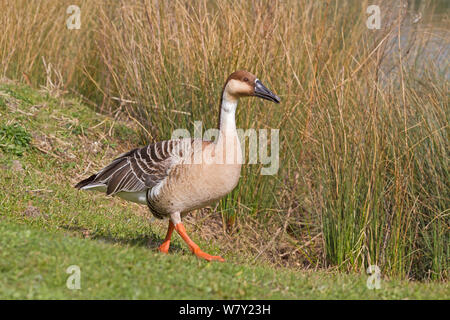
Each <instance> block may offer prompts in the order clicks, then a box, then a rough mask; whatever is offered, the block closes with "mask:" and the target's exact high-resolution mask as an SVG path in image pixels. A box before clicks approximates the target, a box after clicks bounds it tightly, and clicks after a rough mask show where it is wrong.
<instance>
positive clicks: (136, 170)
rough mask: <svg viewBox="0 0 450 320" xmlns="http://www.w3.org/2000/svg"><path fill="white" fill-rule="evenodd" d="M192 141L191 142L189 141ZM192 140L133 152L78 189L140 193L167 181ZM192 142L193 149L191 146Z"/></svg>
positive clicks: (161, 144)
mask: <svg viewBox="0 0 450 320" xmlns="http://www.w3.org/2000/svg"><path fill="white" fill-rule="evenodd" d="M189 140H190V139H189ZM186 142H188V141H185V140H183V139H181V140H168V141H160V142H157V143H154V144H151V145H148V146H146V147H143V148H137V149H133V150H131V151H129V152H127V153H124V154H122V155H120V156H119V157H118V158H116V159H114V160H113V161H112V162H111V163H110V164H109V165H108V166H106V167H105V168H103V169H102V170H100V171H99V172H98V173H96V174H94V175H92V176H90V177H89V178H87V179H85V180H83V181H80V182H79V183H78V184H77V185H76V186H75V187H76V188H78V189H89V188H94V187H97V186H103V187H104V186H106V194H108V195H113V194H116V193H118V192H122V191H126V192H140V191H144V190H146V189H150V188H153V187H154V186H156V185H158V184H159V183H160V182H161V181H163V180H164V179H165V178H166V177H167V176H168V174H169V172H170V170H171V169H172V167H173V166H174V165H176V164H177V163H179V162H180V159H181V158H182V157H183V155H185V154H186V147H187V143H186ZM191 143H192V142H191V141H189V146H188V147H190V145H191Z"/></svg>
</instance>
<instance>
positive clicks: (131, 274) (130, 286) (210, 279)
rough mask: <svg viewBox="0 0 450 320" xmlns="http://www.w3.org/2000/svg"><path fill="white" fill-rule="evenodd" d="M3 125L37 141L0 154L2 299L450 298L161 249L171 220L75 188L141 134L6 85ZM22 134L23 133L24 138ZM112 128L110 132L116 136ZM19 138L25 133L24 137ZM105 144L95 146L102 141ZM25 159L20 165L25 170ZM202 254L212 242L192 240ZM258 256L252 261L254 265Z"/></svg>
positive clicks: (435, 287)
mask: <svg viewBox="0 0 450 320" xmlns="http://www.w3.org/2000/svg"><path fill="white" fill-rule="evenodd" d="M0 97H1V101H2V102H3V104H2V108H1V109H0V126H9V125H11V124H12V123H15V124H18V125H20V126H21V128H23V130H25V131H26V132H28V133H29V134H30V135H31V136H32V137H33V138H32V141H31V144H30V146H29V148H27V149H26V150H24V152H23V154H22V155H18V154H16V153H14V152H8V150H3V151H2V152H1V153H0V167H1V170H0V181H2V187H1V189H0V208H1V212H0V298H3V299H81V298H86V299H98V298H104V299H112V298H117V299H163V298H168V299H173V298H178V299H339V298H341V299H448V298H449V296H450V293H449V288H448V284H447V283H441V282H429V283H418V282H407V281H403V280H395V279H387V278H383V280H382V282H381V289H379V290H370V289H368V288H367V286H366V281H367V277H368V276H367V275H365V274H357V273H350V274H347V273H339V272H331V271H330V272H326V271H317V272H314V271H311V270H310V271H304V270H296V269H287V268H273V266H272V265H269V264H265V263H259V264H258V265H250V264H249V263H248V262H243V260H245V259H242V258H240V257H238V256H237V255H236V254H233V252H225V254H224V257H225V258H226V259H227V262H226V263H207V262H205V261H200V260H198V259H197V258H195V257H194V256H192V255H191V254H190V252H189V251H188V250H187V248H186V246H185V245H184V244H183V243H182V241H180V239H179V237H178V236H174V240H173V244H172V247H171V252H170V254H169V255H162V254H160V253H158V252H157V251H156V247H157V246H158V245H159V244H160V242H161V241H162V238H163V236H164V231H165V230H164V228H165V223H162V222H160V221H156V220H154V219H153V218H152V217H151V216H150V215H149V214H148V210H147V209H146V208H145V207H140V206H137V205H135V204H130V203H126V202H124V201H121V200H120V199H116V198H107V197H105V196H104V195H101V194H95V193H88V192H79V191H77V190H75V189H74V188H73V184H74V183H75V182H76V181H77V180H79V179H80V178H81V177H82V176H83V174H84V175H86V173H85V170H86V166H88V165H90V170H89V172H91V171H94V170H95V169H98V168H100V167H101V166H102V165H104V164H106V163H107V162H108V161H109V160H110V159H111V158H112V157H113V156H114V155H116V154H118V153H121V152H123V151H124V150H127V149H129V148H131V145H128V144H127V143H126V142H125V140H127V141H131V143H132V144H133V143H137V141H138V140H139V138H138V137H137V136H136V135H135V134H133V131H132V130H130V129H129V128H127V126H125V124H124V123H121V122H115V121H114V120H113V119H110V118H108V117H106V116H101V115H99V114H96V113H95V112H93V111H92V110H90V109H89V108H88V107H86V106H84V105H83V104H81V103H80V102H79V101H77V100H74V99H67V98H62V99H60V100H57V99H54V98H52V97H50V96H48V95H47V94H46V93H45V92H44V93H42V92H37V91H35V90H31V89H30V88H29V87H26V86H19V85H16V84H12V83H9V84H0ZM20 132H22V131H20ZM109 133H111V134H109ZM19 135H20V134H19ZM96 142H97V143H96ZM17 162H19V163H20V167H18V166H17ZM192 236H193V238H194V240H196V241H197V242H198V243H199V244H200V245H201V246H202V247H203V248H204V249H205V251H208V252H210V253H212V254H223V252H220V250H219V249H218V248H217V247H216V243H208V242H206V241H204V240H202V238H199V237H198V234H197V233H196V232H193V233H192ZM249 261H250V260H249ZM71 265H77V266H79V267H80V270H81V289H80V290H70V289H68V288H67V287H66V281H67V279H68V277H69V276H70V275H69V274H67V273H66V270H67V268H68V267H69V266H71Z"/></svg>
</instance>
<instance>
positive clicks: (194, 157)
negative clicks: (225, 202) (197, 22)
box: [75, 70, 280, 261]
mask: <svg viewBox="0 0 450 320" xmlns="http://www.w3.org/2000/svg"><path fill="white" fill-rule="evenodd" d="M247 96H256V97H260V98H263V99H267V100H270V101H273V102H275V103H279V102H280V98H279V97H278V96H276V95H275V94H274V93H273V92H271V91H270V90H269V89H267V88H266V87H265V86H264V85H263V84H262V83H261V81H260V80H259V79H258V78H256V76H255V75H253V74H251V73H250V72H247V71H244V70H239V71H236V72H234V73H232V74H231V75H230V76H229V77H228V79H227V80H226V82H225V85H224V87H223V90H222V97H221V104H220V117H219V134H218V137H217V139H216V141H215V142H211V141H204V140H201V139H177V140H168V141H160V142H157V143H154V144H150V145H148V146H146V147H142V148H136V149H134V150H131V151H129V152H127V153H124V154H122V155H120V156H119V157H118V158H116V159H115V160H113V161H112V162H111V164H109V165H108V166H106V167H105V168H103V169H102V170H100V171H99V172H98V173H96V174H93V175H91V176H90V177H88V178H87V179H84V180H82V181H80V182H79V183H78V184H77V185H76V186H75V187H76V188H78V189H81V190H97V191H101V192H106V194H107V195H117V196H119V197H121V198H124V199H126V200H128V201H132V202H136V203H140V204H145V205H147V206H148V207H149V209H150V211H151V213H152V214H153V215H154V216H155V217H157V218H160V219H162V218H166V217H168V218H169V227H168V230H167V235H166V237H165V240H164V242H163V243H162V244H161V245H160V246H159V251H161V252H163V253H167V252H168V250H169V246H170V239H171V236H172V232H173V231H174V230H176V231H177V233H178V234H179V235H180V236H181V238H182V239H183V240H184V241H185V242H186V243H187V245H188V246H189V248H190V250H191V251H192V252H193V253H194V254H195V255H196V256H197V257H199V258H203V259H206V260H208V261H212V260H218V261H224V259H223V258H222V257H220V256H212V255H209V254H207V253H205V252H203V251H202V250H201V249H200V248H199V246H198V245H197V244H195V243H194V242H193V241H192V240H191V239H190V238H189V236H188V235H187V233H186V230H185V228H184V226H183V224H182V222H181V219H182V217H183V216H184V215H186V214H187V213H188V212H190V211H192V210H194V209H198V208H202V207H205V206H207V205H209V204H211V203H213V202H215V201H217V200H219V199H220V198H222V197H223V196H225V195H226V194H228V193H229V192H231V191H232V190H233V189H234V188H235V187H236V185H237V183H238V181H239V177H240V171H241V164H242V154H241V147H240V144H239V138H238V135H237V131H236V122H235V113H236V107H237V104H238V100H239V98H242V97H247Z"/></svg>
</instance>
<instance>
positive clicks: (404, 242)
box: [0, 0, 450, 279]
mask: <svg viewBox="0 0 450 320" xmlns="http://www.w3.org/2000/svg"><path fill="white" fill-rule="evenodd" d="M26 3H27V4H25V2H24V1H18V2H16V3H15V4H14V5H11V4H6V3H5V2H0V9H2V12H6V13H7V14H4V15H2V16H1V17H0V19H2V20H1V21H0V23H1V24H2V25H3V26H5V31H4V32H3V33H2V34H1V35H0V48H1V49H0V50H1V51H0V55H1V56H2V59H1V61H2V62H1V68H2V71H3V73H4V74H5V75H7V76H10V77H14V78H21V77H23V80H24V81H29V82H30V83H31V84H33V85H35V86H37V85H46V86H49V80H48V79H49V78H50V79H52V81H50V83H51V84H53V87H54V86H55V83H63V85H60V86H62V90H68V91H72V92H79V93H82V94H83V95H84V96H86V97H88V98H89V99H90V100H92V101H94V102H95V104H96V105H97V106H98V109H99V110H101V111H106V112H117V111H118V110H121V111H122V112H126V113H127V114H128V115H129V116H130V119H136V121H137V122H139V123H140V128H142V130H141V135H142V140H143V141H145V142H149V141H153V140H159V139H166V138H170V135H171V133H172V131H173V130H174V129H176V128H192V123H193V121H195V120H202V121H203V124H204V128H210V127H212V126H214V125H215V123H216V121H217V112H218V101H219V93H220V90H221V87H222V84H223V81H224V79H225V78H226V76H227V75H228V74H229V73H230V72H232V71H234V70H236V69H248V70H250V71H252V72H253V73H255V74H257V75H258V77H259V78H260V79H262V80H263V81H264V82H265V83H266V84H267V86H268V87H269V88H271V89H273V90H274V91H275V92H276V93H277V94H278V95H279V96H280V97H281V98H282V104H281V105H280V106H279V107H278V106H268V105H267V104H266V103H263V102H259V101H255V100H254V99H248V100H245V101H242V102H241V103H240V106H239V111H238V126H239V127H241V128H280V129H281V131H280V140H281V141H280V142H281V146H280V147H281V149H280V160H281V167H280V171H279V172H278V174H277V175H276V176H272V177H266V176H261V175H260V174H259V171H260V167H259V166H255V165H253V166H246V167H245V168H244V170H243V178H242V179H241V182H240V184H239V186H238V188H237V189H236V190H235V191H234V192H233V193H232V194H231V195H229V196H228V197H227V198H226V199H224V200H223V201H221V202H220V204H219V206H218V207H217V208H214V209H215V211H216V212H217V211H218V212H220V213H221V217H222V218H223V220H222V218H221V219H220V220H219V221H217V220H214V219H212V220H211V219H209V218H208V219H209V220H208V219H204V220H202V219H201V220H200V221H201V222H196V223H198V224H199V226H204V225H205V224H206V225H207V226H208V228H202V230H205V231H204V232H205V237H206V238H208V237H209V238H212V237H214V235H220V237H221V239H222V240H223V241H221V243H222V242H223V243H225V244H226V245H225V244H224V246H228V247H229V248H230V249H229V250H233V251H238V250H244V251H245V250H247V249H249V251H250V252H251V253H252V254H253V257H254V259H256V260H258V259H265V260H270V261H273V262H274V263H276V264H278V265H286V264H296V265H301V266H305V267H311V268H316V267H330V266H337V267H339V268H340V269H342V270H364V269H365V267H367V266H368V265H370V264H377V265H378V266H380V267H381V268H382V272H383V273H384V274H388V275H399V276H404V277H408V278H416V279H424V278H433V279H444V278H445V279H446V278H448V256H449V252H448V250H449V247H448V228H449V225H448V208H449V184H448V181H450V179H449V172H448V167H449V166H448V157H449V152H448V150H449V143H448V140H449V139H448V138H449V130H448V122H449V108H448V50H449V49H448V48H449V43H448V40H446V39H449V38H450V37H449V36H448V32H449V28H448V11H445V8H446V6H445V3H444V4H443V5H442V4H441V6H443V7H444V10H443V11H444V15H443V18H442V21H441V23H440V25H438V26H437V27H434V28H431V27H429V26H428V25H427V24H428V22H427V21H426V20H425V21H422V22H420V23H417V24H413V23H412V22H411V21H412V20H413V18H414V15H413V11H414V8H411V7H410V8H402V7H398V6H397V5H396V2H395V3H394V2H390V1H380V7H381V9H382V13H383V17H382V22H383V25H382V29H381V30H377V31H374V30H368V29H367V27H366V25H365V22H366V17H367V15H366V14H365V8H366V7H367V5H368V2H367V1H362V2H357V1H270V2H269V1H220V2H218V1H197V2H194V3H191V2H188V1H181V0H180V1H171V2H159V1H137V0H136V1H120V2H111V1H101V2H94V1H90V2H86V3H83V5H82V6H81V11H82V19H83V20H82V23H83V25H82V29H81V30H78V31H70V30H66V29H65V25H64V19H65V18H66V16H67V15H65V8H66V5H67V3H66V2H57V3H53V2H51V3H50V2H45V1H44V3H46V6H44V5H43V4H42V5H38V4H37V3H38V2H32V3H31V4H28V2H26ZM371 4H372V3H371ZM430 8H431V3H430V2H427V1H423V3H422V7H420V8H419V9H420V10H422V11H423V10H429V9H430ZM441 9H442V8H441ZM19 39H20V40H19ZM427 48H428V49H429V48H433V51H432V53H433V54H432V53H430V52H428V51H427ZM42 57H44V58H45V61H46V63H47V64H48V63H51V64H52V66H53V70H55V71H54V72H49V71H47V72H46V69H45V68H44V66H43V64H42V63H41V60H42ZM59 74H60V75H61V76H59ZM27 79H28V80H27ZM58 79H59V80H58ZM56 87H58V85H56ZM209 212H210V210H209V209H208V210H205V211H204V212H200V213H197V215H199V216H201V217H203V216H205V217H206V216H208V215H209ZM206 221H210V222H206ZM199 228H200V227H199ZM212 230H226V231H227V232H212ZM208 234H209V235H208ZM222 235H223V236H222ZM230 243H233V245H231V244H230ZM255 257H256V258H255Z"/></svg>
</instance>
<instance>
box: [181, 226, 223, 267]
mask: <svg viewBox="0 0 450 320" xmlns="http://www.w3.org/2000/svg"><path fill="white" fill-rule="evenodd" d="M175 230H177V232H178V234H179V235H180V236H181V238H183V240H184V242H186V243H187V245H188V246H189V249H191V251H192V252H193V253H194V254H195V255H196V256H197V257H199V258H202V259H205V260H208V261H213V260H217V261H220V262H224V261H225V259H223V258H222V257H220V256H212V255H209V254H207V253H206V252H203V251H202V250H201V249H200V247H199V246H198V245H197V244H196V243H195V242H194V241H192V240H191V238H189V236H188V235H187V233H186V229H185V228H184V226H183V224H182V223H181V222H178V223H177V224H176V225H175Z"/></svg>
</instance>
